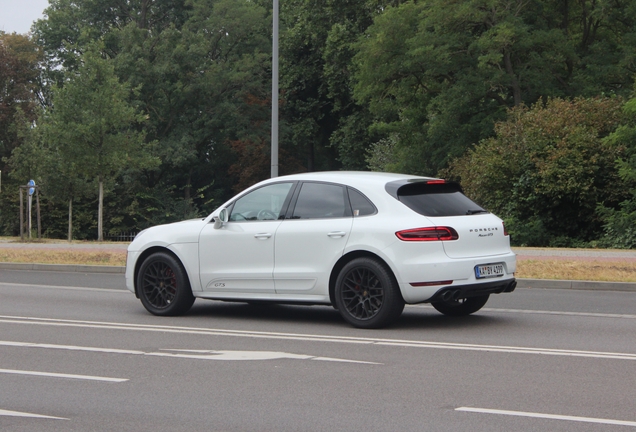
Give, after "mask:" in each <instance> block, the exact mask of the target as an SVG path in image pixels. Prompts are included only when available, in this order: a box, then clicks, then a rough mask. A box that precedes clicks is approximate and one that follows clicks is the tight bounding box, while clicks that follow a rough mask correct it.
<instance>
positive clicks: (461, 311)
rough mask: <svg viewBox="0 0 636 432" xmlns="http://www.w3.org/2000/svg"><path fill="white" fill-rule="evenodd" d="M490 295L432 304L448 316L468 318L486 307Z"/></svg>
mask: <svg viewBox="0 0 636 432" xmlns="http://www.w3.org/2000/svg"><path fill="white" fill-rule="evenodd" d="M489 297H490V294H486V295H483V296H478V297H469V298H465V299H458V300H448V301H438V302H432V303H431V304H432V305H433V307H434V308H435V309H437V310H438V311H439V312H441V313H443V314H444V315H448V316H466V315H470V314H472V313H475V312H477V311H478V310H479V309H481V308H482V307H484V305H485V304H486V302H487V301H488V298H489Z"/></svg>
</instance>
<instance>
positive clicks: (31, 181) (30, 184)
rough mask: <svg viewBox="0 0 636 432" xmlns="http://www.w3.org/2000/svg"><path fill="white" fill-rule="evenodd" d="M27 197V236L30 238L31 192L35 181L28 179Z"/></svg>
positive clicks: (33, 190) (33, 189)
mask: <svg viewBox="0 0 636 432" xmlns="http://www.w3.org/2000/svg"><path fill="white" fill-rule="evenodd" d="M27 186H29V198H28V202H27V229H28V230H29V238H31V214H32V213H33V211H32V209H33V193H34V192H35V181H33V180H29V183H27Z"/></svg>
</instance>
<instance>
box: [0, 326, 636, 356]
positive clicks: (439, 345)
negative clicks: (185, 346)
mask: <svg viewBox="0 0 636 432" xmlns="http://www.w3.org/2000/svg"><path fill="white" fill-rule="evenodd" d="M0 323H13V324H32V325H45V326H62V327H79V328H98V329H108V330H129V331H148V332H162V333H177V334H196V335H207V336H232V337H246V338H256V339H276V340H300V341H311V342H337V343H347V344H369V345H373V344H375V345H386V346H402V347H412V348H436V349H452V350H464V351H485V352H503V353H516V354H542V355H554V356H571V357H586V358H600V359H616V360H636V354H635V353H616V352H603V351H583V350H567V349H554V348H532V347H519V346H505V345H477V344H461V343H450V342H430V341H417V340H401V339H381V338H360V337H348V336H323V335H310V334H297V333H276V332H254V331H245V330H222V329H205V328H196V327H169V326H156V325H154V326H151V325H142V324H124V323H108V322H97V321H76V320H60V319H49V318H29V317H10V316H1V315H0ZM3 343H4V342H3ZM7 343H10V342H7Z"/></svg>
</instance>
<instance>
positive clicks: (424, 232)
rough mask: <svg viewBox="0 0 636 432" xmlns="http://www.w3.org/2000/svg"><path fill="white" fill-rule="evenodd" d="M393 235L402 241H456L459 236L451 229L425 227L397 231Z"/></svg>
mask: <svg viewBox="0 0 636 432" xmlns="http://www.w3.org/2000/svg"><path fill="white" fill-rule="evenodd" d="M395 235H396V236H397V237H398V238H399V239H400V240H402V241H448V240H457V239H458V238H459V234H457V231H455V230H454V229H453V228H451V227H427V228H415V229H408V230H403V231H398V232H396V233H395Z"/></svg>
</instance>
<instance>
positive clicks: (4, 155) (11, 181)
mask: <svg viewBox="0 0 636 432" xmlns="http://www.w3.org/2000/svg"><path fill="white" fill-rule="evenodd" d="M42 60H43V53H42V50H41V48H40V47H39V46H38V45H36V44H35V43H33V41H31V40H30V39H29V38H28V37H27V36H25V35H19V34H15V33H13V34H7V33H4V32H2V31H0V172H1V173H2V174H1V175H2V194H0V232H3V233H5V234H8V235H15V234H17V233H18V224H19V220H18V218H17V217H16V215H17V214H18V209H17V203H18V200H17V195H16V192H17V190H18V189H17V186H18V185H19V184H25V183H26V182H27V181H28V180H29V179H30V178H31V177H28V176H25V177H22V178H17V177H15V176H9V175H10V174H11V170H12V165H11V164H9V159H10V157H11V154H12V152H13V151H14V150H15V149H17V148H19V147H20V146H21V145H23V144H24V143H25V138H26V136H27V135H28V133H29V130H30V129H31V127H32V125H33V122H34V121H35V119H36V117H37V110H38V100H39V96H40V94H41V89H42V86H41V83H40V71H39V67H40V63H41V61H42Z"/></svg>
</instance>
